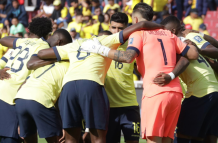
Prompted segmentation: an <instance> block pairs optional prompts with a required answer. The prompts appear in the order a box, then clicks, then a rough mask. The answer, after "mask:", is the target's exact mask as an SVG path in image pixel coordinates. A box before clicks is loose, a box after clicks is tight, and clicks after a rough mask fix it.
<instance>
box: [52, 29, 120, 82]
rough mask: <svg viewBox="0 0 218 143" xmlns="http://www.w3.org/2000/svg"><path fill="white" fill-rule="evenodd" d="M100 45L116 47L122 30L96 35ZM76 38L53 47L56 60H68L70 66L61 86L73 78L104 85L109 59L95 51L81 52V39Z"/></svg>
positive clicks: (118, 44)
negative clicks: (68, 42)
mask: <svg viewBox="0 0 218 143" xmlns="http://www.w3.org/2000/svg"><path fill="white" fill-rule="evenodd" d="M97 39H98V40H99V41H100V42H101V44H102V45H104V46H107V47H110V48H111V49H117V48H118V47H119V46H120V44H121V43H123V34H122V32H120V33H117V34H114V35H110V36H108V35H103V36H100V37H97ZM85 40H86V39H82V40H76V41H75V42H73V43H70V44H67V45H64V46H57V47H53V49H54V52H55V54H56V57H57V59H58V61H60V60H68V59H69V61H70V67H69V69H68V71H67V73H66V75H65V76H64V80H63V86H64V85H65V84H66V83H67V82H69V81H74V80H91V81H95V82H97V83H98V84H100V85H104V80H105V76H106V74H107V71H108V69H109V67H110V64H111V59H109V58H105V57H103V56H100V55H98V54H95V53H87V52H81V49H80V46H81V44H82V42H83V41H85Z"/></svg>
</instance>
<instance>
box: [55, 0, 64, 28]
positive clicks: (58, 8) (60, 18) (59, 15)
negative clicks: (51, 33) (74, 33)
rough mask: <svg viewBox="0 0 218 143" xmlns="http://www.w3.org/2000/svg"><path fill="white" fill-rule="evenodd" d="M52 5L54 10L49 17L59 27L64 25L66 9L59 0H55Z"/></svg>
mask: <svg viewBox="0 0 218 143" xmlns="http://www.w3.org/2000/svg"><path fill="white" fill-rule="evenodd" d="M53 5H54V11H53V13H52V16H51V18H52V19H53V20H54V21H55V22H56V23H57V24H58V27H59V28H61V27H64V26H66V25H67V23H66V21H67V14H68V9H67V8H66V7H63V6H62V5H61V0H55V1H54V2H53Z"/></svg>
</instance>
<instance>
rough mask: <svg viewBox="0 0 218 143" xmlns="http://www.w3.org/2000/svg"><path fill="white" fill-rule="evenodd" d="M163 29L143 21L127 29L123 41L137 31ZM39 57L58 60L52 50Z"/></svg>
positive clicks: (41, 53)
mask: <svg viewBox="0 0 218 143" xmlns="http://www.w3.org/2000/svg"><path fill="white" fill-rule="evenodd" d="M163 28H164V26H162V25H160V24H156V23H153V22H150V21H142V22H139V23H137V24H134V25H132V26H129V27H127V28H125V29H124V30H123V40H124V41H126V40H128V38H129V36H130V35H131V34H132V33H134V32H135V31H140V30H154V29H163ZM128 52H129V51H128ZM130 52H135V51H134V50H131V51H130ZM136 56H137V55H136ZM38 57H39V58H40V59H44V60H48V59H56V55H55V53H54V50H53V49H52V48H49V49H45V50H41V51H39V53H38ZM133 60H134V59H133Z"/></svg>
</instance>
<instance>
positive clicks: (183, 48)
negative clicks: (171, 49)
mask: <svg viewBox="0 0 218 143" xmlns="http://www.w3.org/2000/svg"><path fill="white" fill-rule="evenodd" d="M175 42H176V53H177V54H181V55H182V56H184V55H185V54H186V53H187V52H188V50H189V48H190V47H189V46H187V44H186V43H184V42H182V41H181V40H180V39H179V38H178V37H177V36H175Z"/></svg>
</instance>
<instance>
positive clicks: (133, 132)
mask: <svg viewBox="0 0 218 143" xmlns="http://www.w3.org/2000/svg"><path fill="white" fill-rule="evenodd" d="M121 130H122V132H123V135H124V139H125V141H139V137H140V112H139V106H129V107H118V108H110V116H109V127H108V132H107V141H106V142H107V143H117V142H120V136H121Z"/></svg>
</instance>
